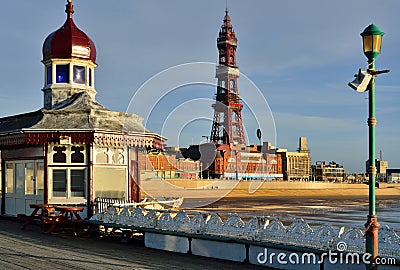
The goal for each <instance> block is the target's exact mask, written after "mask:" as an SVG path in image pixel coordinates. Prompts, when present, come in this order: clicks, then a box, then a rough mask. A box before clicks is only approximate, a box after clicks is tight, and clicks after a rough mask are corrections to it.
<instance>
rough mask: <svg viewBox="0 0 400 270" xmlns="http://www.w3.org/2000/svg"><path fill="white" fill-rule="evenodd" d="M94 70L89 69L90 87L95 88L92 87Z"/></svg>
mask: <svg viewBox="0 0 400 270" xmlns="http://www.w3.org/2000/svg"><path fill="white" fill-rule="evenodd" d="M92 72H93V71H92V69H91V68H89V86H93V85H92Z"/></svg>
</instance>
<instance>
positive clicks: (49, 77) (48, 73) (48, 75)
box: [46, 65, 52, 84]
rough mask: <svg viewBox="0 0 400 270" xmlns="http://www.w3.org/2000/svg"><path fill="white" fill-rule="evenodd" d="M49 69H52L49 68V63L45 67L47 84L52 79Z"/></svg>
mask: <svg viewBox="0 0 400 270" xmlns="http://www.w3.org/2000/svg"><path fill="white" fill-rule="evenodd" d="M51 71H52V69H51V65H50V66H48V67H47V71H46V83H47V84H51V81H52V77H51V75H52V74H51Z"/></svg>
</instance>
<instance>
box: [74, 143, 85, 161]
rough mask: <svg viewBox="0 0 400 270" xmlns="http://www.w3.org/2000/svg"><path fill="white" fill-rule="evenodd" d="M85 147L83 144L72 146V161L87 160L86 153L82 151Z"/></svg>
mask: <svg viewBox="0 0 400 270" xmlns="http://www.w3.org/2000/svg"><path fill="white" fill-rule="evenodd" d="M84 149H85V148H84V147H83V146H72V147H71V150H72V151H73V153H72V154H71V162H72V163H83V162H85V155H84V154H83V153H82V151H83V150H84Z"/></svg>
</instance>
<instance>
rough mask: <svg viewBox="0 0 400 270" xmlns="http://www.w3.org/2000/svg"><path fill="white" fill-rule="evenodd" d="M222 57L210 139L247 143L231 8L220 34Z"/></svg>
mask: <svg viewBox="0 0 400 270" xmlns="http://www.w3.org/2000/svg"><path fill="white" fill-rule="evenodd" d="M217 48H218V52H219V60H218V65H217V70H216V78H217V80H218V86H217V93H216V97H215V103H214V104H213V105H212V107H213V109H214V119H213V125H212V129H211V137H210V141H211V142H213V143H215V144H226V145H229V146H232V145H237V146H245V145H246V137H245V134H244V129H243V123H242V108H243V104H242V102H241V99H240V97H239V92H238V84H237V80H238V78H239V68H238V66H237V64H236V48H237V38H236V35H235V31H234V30H233V27H232V25H231V19H230V17H229V14H228V9H226V10H225V17H224V21H223V24H222V26H221V29H220V31H219V35H218V38H217Z"/></svg>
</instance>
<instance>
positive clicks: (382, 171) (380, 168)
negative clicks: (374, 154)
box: [365, 159, 389, 182]
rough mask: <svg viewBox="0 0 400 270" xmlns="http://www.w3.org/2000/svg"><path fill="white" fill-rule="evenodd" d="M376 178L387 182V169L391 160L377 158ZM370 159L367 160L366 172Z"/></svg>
mask: <svg viewBox="0 0 400 270" xmlns="http://www.w3.org/2000/svg"><path fill="white" fill-rule="evenodd" d="M375 166H376V179H377V180H378V181H380V182H386V181H387V179H386V170H387V168H388V167H389V162H388V161H386V160H381V159H375ZM368 167H369V160H367V161H366V162H365V168H366V170H365V171H366V172H367V173H368Z"/></svg>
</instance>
